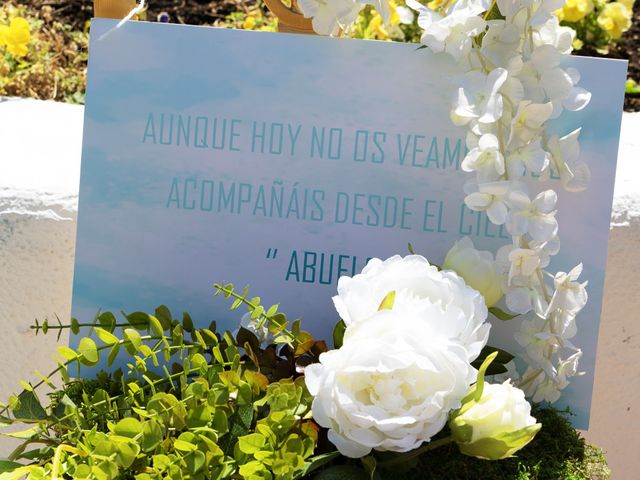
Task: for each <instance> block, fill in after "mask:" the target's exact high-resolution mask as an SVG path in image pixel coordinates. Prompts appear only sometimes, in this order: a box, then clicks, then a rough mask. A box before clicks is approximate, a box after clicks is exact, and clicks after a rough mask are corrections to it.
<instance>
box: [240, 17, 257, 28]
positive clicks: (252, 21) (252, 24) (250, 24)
mask: <svg viewBox="0 0 640 480" xmlns="http://www.w3.org/2000/svg"><path fill="white" fill-rule="evenodd" d="M242 28H244V29H245V30H253V29H254V28H256V17H254V16H253V15H248V16H247V18H245V19H244V22H243V23H242Z"/></svg>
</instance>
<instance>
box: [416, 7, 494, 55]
mask: <svg viewBox="0 0 640 480" xmlns="http://www.w3.org/2000/svg"><path fill="white" fill-rule="evenodd" d="M456 3H458V2H456ZM480 5H481V3H480V2H467V3H465V4H464V5H462V4H461V5H457V6H456V8H452V9H450V10H449V11H448V12H447V14H446V15H444V16H443V15H441V14H439V13H437V12H435V11H433V10H431V9H430V8H427V7H425V6H424V5H422V4H421V3H419V2H417V1H416V0H407V6H409V7H411V8H412V9H414V10H415V11H416V12H418V25H419V26H420V27H421V28H422V29H423V30H424V33H423V34H422V38H421V40H420V41H421V42H422V43H424V44H425V45H426V46H428V47H429V48H430V49H431V51H433V52H434V53H440V52H445V53H448V54H449V55H451V56H452V57H453V58H454V59H455V60H458V61H459V60H461V59H462V58H463V57H466V56H468V55H469V53H470V51H471V46H472V41H473V38H474V37H475V36H477V35H479V34H480V33H482V32H483V31H484V29H485V27H486V22H485V21H484V20H483V19H482V18H481V17H479V16H478V13H480V12H482V10H478V8H481V7H480Z"/></svg>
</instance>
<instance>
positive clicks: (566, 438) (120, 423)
mask: <svg viewBox="0 0 640 480" xmlns="http://www.w3.org/2000/svg"><path fill="white" fill-rule="evenodd" d="M216 295H222V296H224V297H226V298H229V299H231V300H232V301H233V303H232V304H231V309H232V310H236V309H238V308H240V307H245V308H246V309H247V310H248V312H249V314H250V316H251V319H252V321H254V322H255V325H256V326H257V327H258V329H260V328H264V329H266V330H268V332H269V334H270V335H271V336H272V339H273V342H272V343H270V344H269V345H268V346H266V347H264V346H262V345H261V343H260V340H259V338H258V337H257V336H256V334H255V333H254V332H253V331H250V330H248V329H245V328H242V327H241V328H239V329H238V331H237V332H236V333H235V334H232V333H231V332H228V331H227V332H224V333H220V332H218V331H217V329H216V325H215V323H212V324H211V325H210V326H209V328H195V327H194V324H193V321H192V319H191V317H190V316H189V315H188V314H187V313H184V314H183V315H182V317H181V318H180V319H178V318H175V317H174V316H173V314H172V313H171V312H170V311H169V309H168V308H167V307H165V306H160V307H158V308H157V309H156V310H155V312H154V313H153V314H148V313H144V312H134V313H131V314H124V313H123V319H122V321H120V322H118V320H117V318H116V316H115V315H113V314H112V313H110V312H103V313H101V314H99V315H98V316H97V317H96V318H95V320H94V321H93V322H92V323H89V324H82V323H80V322H78V321H77V320H75V319H74V320H72V322H71V323H70V324H69V325H63V324H61V323H60V322H58V324H50V323H49V322H48V321H45V322H43V323H39V322H36V325H35V326H34V328H35V329H36V331H37V332H42V333H45V334H46V333H51V332H58V334H59V333H60V332H61V331H62V330H63V329H70V330H72V332H73V333H75V334H82V337H81V339H80V341H79V342H78V346H77V348H76V349H71V348H68V347H66V346H59V347H58V354H59V355H58V358H57V363H58V366H57V367H56V368H55V369H54V370H53V372H51V373H50V374H49V375H47V376H45V375H42V374H40V373H38V372H36V373H37V374H38V376H39V377H40V381H39V382H38V383H34V384H31V383H27V382H22V383H23V387H24V390H23V391H22V393H20V394H19V395H16V396H13V397H12V398H10V400H9V402H8V403H7V404H5V405H2V408H1V410H0V411H1V416H0V422H1V423H2V424H4V425H15V424H18V423H23V424H26V426H27V427H28V428H26V429H24V430H22V431H19V432H15V433H6V434H5V435H8V436H11V437H14V438H17V439H20V441H21V443H20V445H19V447H18V448H16V449H15V450H14V451H13V452H12V453H11V454H10V455H9V456H8V459H6V460H1V461H0V480H18V479H20V478H26V479H28V480H45V479H47V480H59V479H80V480H85V479H86V480H116V479H122V480H125V479H126V480H129V479H135V480H160V479H171V480H174V479H175V480H178V479H185V480H186V479H193V480H205V479H207V480H209V479H211V480H213V479H247V480H276V479H277V480H293V479H299V478H309V479H310V478H315V479H316V480H339V479H355V480H358V479H366V480H372V479H373V480H393V479H396V478H398V479H399V478H404V479H405V480H411V479H414V478H415V479H423V478H433V479H442V480H444V479H445V478H446V479H448V480H452V479H458V478H459V479H463V478H478V479H482V478H487V479H489V478H491V479H495V478H505V479H518V480H533V479H540V480H542V479H554V480H557V479H567V480H569V479H571V480H605V479H607V478H608V469H607V468H606V463H604V459H603V458H602V456H601V453H598V451H595V450H592V449H590V448H588V447H585V445H584V441H583V440H582V439H581V438H580V437H579V435H578V434H577V432H576V431H575V430H574V429H573V428H572V427H571V425H570V424H569V423H568V421H567V420H566V419H565V418H564V417H563V416H562V415H561V414H559V413H558V412H556V411H555V410H553V409H548V410H538V411H537V413H536V416H540V418H543V419H544V420H543V425H544V428H543V430H542V433H541V434H540V435H539V437H538V438H536V439H535V440H534V442H532V443H531V444H530V445H529V446H527V447H526V448H525V449H524V450H523V451H522V454H521V455H520V456H519V457H517V458H513V459H510V460H507V461H501V462H486V461H482V460H477V459H474V458H471V457H468V456H464V455H462V454H460V453H457V452H456V451H455V446H453V445H452V444H447V445H446V446H444V447H441V448H438V449H437V450H433V449H432V448H430V449H429V450H430V451H425V452H424V453H423V452H420V455H415V456H414V457H413V458H411V457H406V456H405V457H401V458H402V461H401V462H399V461H398V460H399V458H400V457H394V454H378V455H377V456H375V457H374V456H368V457H365V458H363V459H361V460H350V459H345V458H344V457H341V456H339V454H338V453H337V452H335V451H334V449H333V447H332V446H331V444H330V443H329V442H328V441H327V439H326V434H325V432H323V431H322V429H320V428H319V427H318V425H317V424H316V423H315V422H314V421H313V420H312V417H311V402H312V400H313V398H312V397H311V396H310V395H309V393H308V391H307V389H306V387H305V384H304V379H303V376H302V374H303V372H304V367H305V366H306V365H308V364H310V363H313V362H316V361H318V357H319V355H320V354H321V353H323V352H324V351H326V350H327V345H326V344H325V342H323V341H317V340H314V339H313V338H312V337H311V335H310V334H309V333H307V332H305V331H303V330H301V324H300V321H299V320H296V321H294V322H289V321H288V320H287V317H286V315H285V314H283V313H281V312H279V311H278V305H273V306H270V307H268V308H266V307H264V306H262V305H261V303H260V298H259V297H254V298H249V297H248V290H247V289H245V290H244V291H243V292H242V293H238V292H236V291H235V289H234V287H233V285H230V284H226V285H217V286H216ZM342 332H343V330H342V329H341V328H340V323H339V324H338V327H337V328H336V331H335V338H334V341H335V343H336V344H338V345H339V344H340V343H341V333H342ZM105 359H106V365H107V366H109V367H115V366H117V365H122V367H121V368H118V369H116V370H113V368H111V370H110V372H111V373H107V372H105V371H103V370H100V371H97V370H96V366H97V365H105V363H104V362H105ZM504 360H508V359H507V358H505V359H504ZM92 368H93V370H84V371H83V370H82V369H92ZM80 373H82V374H83V377H84V378H79V374H80ZM74 374H75V375H78V378H72V377H71V375H74ZM56 376H59V377H60V379H61V380H62V383H63V386H62V388H60V389H56V387H55V383H54V382H55V381H56V378H57V377H56ZM45 384H46V385H49V386H50V387H51V388H53V392H52V393H50V394H48V396H49V403H48V405H46V406H43V404H42V403H41V401H40V399H39V397H38V394H37V389H38V388H39V387H41V386H43V385H45ZM432 445H433V446H437V445H438V442H437V441H435V442H432ZM445 448H446V450H444V449H445ZM594 458H595V461H594ZM594 472H595V473H594Z"/></svg>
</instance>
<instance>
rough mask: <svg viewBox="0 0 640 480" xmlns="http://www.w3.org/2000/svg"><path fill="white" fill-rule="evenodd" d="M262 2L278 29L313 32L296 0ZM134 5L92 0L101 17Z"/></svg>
mask: <svg viewBox="0 0 640 480" xmlns="http://www.w3.org/2000/svg"><path fill="white" fill-rule="evenodd" d="M151 1H153V0H151ZM264 2H265V3H266V5H267V7H268V8H269V10H271V12H272V13H273V14H274V15H275V16H276V17H277V18H278V31H280V32H286V33H303V34H308V35H313V34H314V31H313V27H312V26H311V19H309V18H304V15H302V13H300V9H299V8H298V3H297V1H296V0H291V6H290V7H289V6H287V5H285V4H284V3H282V0H264ZM135 6H136V0H93V11H94V16H95V17H101V18H124V17H125V16H126V15H127V14H128V13H129V12H130V11H131V10H133V9H134V8H135Z"/></svg>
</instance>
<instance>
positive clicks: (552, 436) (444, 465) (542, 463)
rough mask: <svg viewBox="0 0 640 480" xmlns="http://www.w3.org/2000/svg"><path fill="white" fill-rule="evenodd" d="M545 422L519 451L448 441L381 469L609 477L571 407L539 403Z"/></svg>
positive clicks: (513, 479) (547, 478) (544, 478)
mask: <svg viewBox="0 0 640 480" xmlns="http://www.w3.org/2000/svg"><path fill="white" fill-rule="evenodd" d="M533 415H534V416H535V417H536V418H537V419H538V421H539V422H541V423H542V425H543V426H542V429H541V430H540V432H539V433H538V435H537V436H536V438H535V439H534V440H533V441H532V442H531V443H530V444H529V445H527V446H526V447H525V448H523V449H522V450H521V451H520V452H518V454H517V456H516V457H513V458H510V459H506V460H499V461H494V462H490V461H486V460H478V459H475V458H472V457H467V456H465V455H462V454H460V453H459V452H458V451H457V447H456V446H455V445H448V446H446V447H442V448H439V449H436V450H433V451H430V452H427V453H426V454H424V455H422V456H421V457H420V458H419V460H418V463H417V465H413V466H409V465H406V466H405V468H401V469H398V470H397V471H395V472H384V473H383V472H381V473H382V477H383V478H384V480H425V479H429V480H467V479H474V480H481V479H486V480H496V479H499V480H502V479H504V480H608V479H609V478H610V476H611V473H610V470H609V468H608V467H607V463H606V460H605V458H604V456H603V454H602V451H601V450H600V449H598V448H595V447H593V446H591V445H588V444H586V443H585V441H584V439H583V438H582V437H580V434H579V433H578V432H577V431H576V430H575V429H574V428H573V427H572V426H571V423H570V422H569V420H568V414H567V413H566V412H559V411H557V410H555V409H552V408H545V409H542V408H534V412H533Z"/></svg>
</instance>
